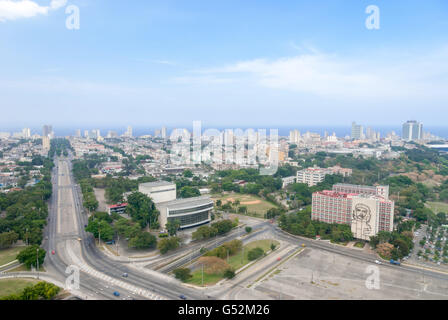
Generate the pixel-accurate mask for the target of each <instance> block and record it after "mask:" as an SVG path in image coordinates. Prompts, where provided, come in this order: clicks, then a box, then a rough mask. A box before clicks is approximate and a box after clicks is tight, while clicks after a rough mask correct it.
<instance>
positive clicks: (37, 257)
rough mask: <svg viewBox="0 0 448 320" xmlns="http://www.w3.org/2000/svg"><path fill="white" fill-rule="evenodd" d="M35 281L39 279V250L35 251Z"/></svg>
mask: <svg viewBox="0 0 448 320" xmlns="http://www.w3.org/2000/svg"><path fill="white" fill-rule="evenodd" d="M36 265H37V279H39V248H37V249H36Z"/></svg>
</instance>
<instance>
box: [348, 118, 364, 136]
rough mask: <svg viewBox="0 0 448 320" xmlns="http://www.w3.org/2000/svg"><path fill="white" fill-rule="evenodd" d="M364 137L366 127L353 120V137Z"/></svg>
mask: <svg viewBox="0 0 448 320" xmlns="http://www.w3.org/2000/svg"><path fill="white" fill-rule="evenodd" d="M363 137H364V128H363V127H362V126H361V125H358V124H356V122H352V133H351V138H352V139H353V140H360V139H362V138H363Z"/></svg>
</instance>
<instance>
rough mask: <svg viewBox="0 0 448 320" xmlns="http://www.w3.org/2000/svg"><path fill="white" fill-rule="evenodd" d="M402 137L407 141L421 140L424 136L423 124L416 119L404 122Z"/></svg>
mask: <svg viewBox="0 0 448 320" xmlns="http://www.w3.org/2000/svg"><path fill="white" fill-rule="evenodd" d="M401 136H402V138H403V140H406V141H415V140H421V139H422V138H423V124H422V123H419V122H417V121H415V120H410V121H407V122H406V123H404V124H403V132H402V135H401Z"/></svg>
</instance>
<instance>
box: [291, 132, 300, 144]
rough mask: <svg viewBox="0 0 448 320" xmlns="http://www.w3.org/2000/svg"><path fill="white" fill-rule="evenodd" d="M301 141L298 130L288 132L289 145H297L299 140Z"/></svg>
mask: <svg viewBox="0 0 448 320" xmlns="http://www.w3.org/2000/svg"><path fill="white" fill-rule="evenodd" d="M301 139H302V136H301V135H300V131H299V130H297V129H296V130H291V131H289V143H290V144H298V143H299V142H300V140H301Z"/></svg>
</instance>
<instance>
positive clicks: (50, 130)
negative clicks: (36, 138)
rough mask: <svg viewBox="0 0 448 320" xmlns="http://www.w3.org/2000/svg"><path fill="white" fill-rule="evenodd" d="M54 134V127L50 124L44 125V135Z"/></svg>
mask: <svg viewBox="0 0 448 320" xmlns="http://www.w3.org/2000/svg"><path fill="white" fill-rule="evenodd" d="M52 134H53V127H52V126H50V125H44V127H43V129H42V136H47V137H50V136H51V135H52Z"/></svg>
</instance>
